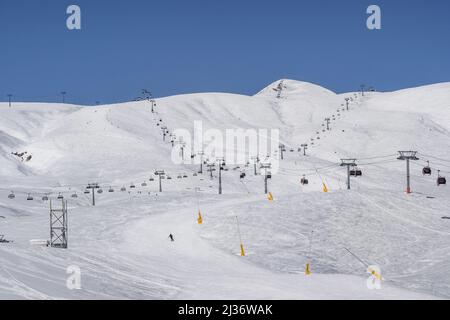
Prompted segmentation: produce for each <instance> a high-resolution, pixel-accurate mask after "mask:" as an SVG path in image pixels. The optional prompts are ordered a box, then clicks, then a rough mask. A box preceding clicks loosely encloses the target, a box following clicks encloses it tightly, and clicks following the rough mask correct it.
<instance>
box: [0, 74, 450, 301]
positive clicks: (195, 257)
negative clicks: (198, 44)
mask: <svg viewBox="0 0 450 320" xmlns="http://www.w3.org/2000/svg"><path fill="white" fill-rule="evenodd" d="M348 97H351V98H352V99H353V101H351V103H350V105H349V110H348V111H347V110H346V106H345V98H348ZM448 101H450V83H444V84H438V85H432V86H426V87H421V88H413V89H407V90H402V91H397V92H391V93H375V92H370V93H366V94H365V96H363V97H362V96H361V95H359V94H357V93H347V94H335V93H333V92H331V91H329V90H327V89H325V88H322V87H320V86H317V85H313V84H310V83H306V82H299V81H293V80H281V81H277V82H275V83H273V84H271V85H269V86H268V87H267V88H265V89H263V90H262V91H261V92H259V93H258V94H256V95H255V96H242V95H234V94H223V93H205V94H191V95H180V96H174V97H167V98H161V99H157V100H156V104H157V105H156V107H155V111H156V112H155V113H152V112H151V107H150V105H149V103H148V102H147V101H141V102H132V103H125V104H119V105H107V106H96V107H80V106H71V105H57V104H25V103H14V104H13V107H12V108H9V107H8V106H7V104H0V114H1V117H0V216H1V217H0V234H5V236H6V237H7V238H8V239H10V240H14V242H13V243H10V244H0V261H2V267H1V268H0V297H2V298H18V297H25V298H98V297H103V298H149V299H157V298H163V299H165V298H269V299H277V298H286V299H290V298H293V299H296V298H305V299H308V298H354V299H370V298H375V299H378V298H380V299H382V298H428V297H430V296H433V295H434V296H439V297H450V281H449V280H448V277H447V276H446V273H447V272H448V270H449V269H450V259H449V258H450V256H449V255H450V253H449V252H450V251H449V246H448V243H449V240H450V225H449V224H448V221H449V220H444V219H442V218H443V217H444V216H445V215H448V213H447V212H448V207H449V205H450V194H449V191H448V189H447V188H446V187H445V186H444V187H439V188H438V187H437V186H436V175H437V173H436V169H440V170H442V174H443V175H445V174H446V171H448V172H450V162H449V160H450V140H449V135H450V105H449V103H448ZM325 118H329V119H330V130H326V124H325V122H324V119H325ZM195 121H202V123H203V126H204V129H205V130H206V129H218V130H220V131H224V130H226V129H237V128H243V129H260V128H263V129H279V130H280V138H281V141H282V142H283V143H284V144H285V145H286V146H287V152H286V153H285V155H284V160H282V161H280V169H279V171H278V172H277V173H276V174H275V172H274V175H273V177H272V179H271V180H270V182H269V189H270V191H271V192H272V193H273V195H274V197H275V199H274V201H268V200H267V198H266V196H265V195H264V182H263V177H262V176H261V175H259V174H258V175H257V176H254V173H253V166H252V165H250V166H240V168H239V169H237V168H236V167H235V166H231V165H230V166H229V168H228V169H229V170H228V171H224V172H223V190H224V195H222V196H219V195H217V188H218V185H217V184H218V181H217V178H216V175H217V172H216V173H214V176H215V177H214V178H213V179H210V178H209V176H208V174H207V173H205V174H204V175H198V176H197V175H195V176H194V175H193V173H194V172H196V171H197V170H198V165H176V164H175V163H173V162H172V161H171V152H172V147H171V144H170V141H169V140H170V139H166V141H165V142H163V138H162V135H161V127H162V126H167V128H168V130H169V131H171V132H173V131H174V130H176V129H187V130H189V131H190V132H191V133H192V134H193V133H194V122H195ZM304 143H308V145H309V148H308V151H307V156H306V157H305V156H303V150H301V152H298V149H299V147H300V146H301V145H302V144H304ZM399 150H417V151H419V152H420V153H419V155H418V156H419V158H420V160H419V161H417V162H414V164H413V165H412V185H413V191H415V193H414V194H413V195H405V194H404V193H403V190H404V189H405V179H406V178H405V163H404V162H402V161H398V160H397V159H396V158H397V156H398V155H397V151H399ZM25 152H26V153H25ZM12 153H16V155H14V154H12ZM29 156H31V158H29ZM275 156H276V154H275ZM348 157H351V158H353V157H354V158H357V159H358V164H359V165H360V168H361V169H362V170H363V173H364V174H363V177H361V178H357V179H355V178H352V184H353V190H352V191H347V190H345V189H346V186H345V183H346V170H345V169H344V168H341V167H340V166H339V163H340V159H341V158H348ZM425 161H430V162H431V166H432V168H433V176H431V177H428V176H426V177H424V176H422V174H421V168H422V167H423V166H424V165H425V164H426V162H425ZM159 169H161V170H165V171H166V172H167V173H168V174H169V175H170V176H172V177H173V179H172V180H164V181H163V187H164V192H163V193H161V194H160V193H157V191H158V183H157V179H155V180H154V181H149V179H150V178H152V177H153V173H154V171H155V170H159ZM242 172H245V173H246V178H245V179H243V180H241V179H240V174H241V173H242ZM179 175H181V176H183V175H186V176H187V178H182V179H178V176H179ZM303 175H306V177H307V178H308V179H309V182H310V184H309V185H308V186H302V185H301V184H300V178H301V177H302V176H303ZM89 182H99V183H100V184H101V186H102V187H103V188H104V189H105V193H103V194H99V195H97V201H98V206H96V207H95V208H92V207H91V206H90V198H89V195H84V194H83V191H84V188H85V186H86V185H87V183H89ZM144 182H145V184H147V186H145V185H144V186H142V185H141V184H142V183H144ZM131 183H134V184H136V186H137V188H136V189H130V188H129V186H130V184H131ZM323 183H325V184H326V185H327V187H328V189H329V192H328V193H323V191H322V189H323ZM122 186H124V187H126V188H127V192H119V189H120V188H121V187H122ZM110 187H111V188H113V189H114V191H115V192H113V193H109V192H106V191H107V190H108V189H109V188H110ZM196 189H197V192H196ZM10 190H13V191H14V192H15V194H16V196H17V197H16V199H14V200H10V199H8V194H9V193H10ZM75 192H76V193H77V194H78V196H79V197H78V198H70V196H71V195H72V194H73V193H75ZM59 193H61V194H63V195H65V196H66V198H68V199H69V206H70V210H69V211H70V248H69V250H67V251H59V250H56V249H48V248H35V247H30V245H29V240H30V239H35V238H43V239H46V238H47V237H48V236H47V235H48V232H49V231H48V203H45V202H42V201H41V200H40V198H41V197H42V195H44V194H50V197H51V198H55V197H56V196H57V195H58V194H59ZM28 194H31V195H33V196H34V201H26V197H27V195H28ZM198 207H200V209H201V211H202V212H203V218H204V224H203V225H201V226H199V225H196V224H195V222H196V218H197V213H198ZM236 216H239V219H240V221H241V230H242V238H243V242H244V244H245V247H246V250H247V256H246V257H239V256H238V254H239V236H238V234H237V227H236ZM170 233H172V234H174V235H175V239H176V241H175V243H170V242H169V241H168V239H167V237H168V235H169V234H170ZM347 250H350V251H351V252H353V253H354V254H355V255H357V256H358V257H359V258H360V259H361V260H363V261H365V262H367V264H370V265H378V266H379V267H380V268H381V270H382V272H383V276H384V278H385V280H386V282H385V283H384V289H383V290H381V291H371V290H368V289H367V287H366V278H367V277H368V274H367V273H366V272H367V266H364V264H363V263H361V261H358V260H357V259H355V257H354V256H352V255H351V254H349V253H348V251H347ZM307 262H311V268H312V272H313V276H312V277H305V276H304V275H303V273H304V268H305V264H306V263H307ZM73 264H75V265H79V266H80V267H81V269H82V272H83V290H80V291H75V292H74V291H69V290H68V289H67V288H66V287H65V279H66V277H67V275H66V273H65V269H66V268H67V267H68V266H69V265H73ZM211 283H214V288H213V289H214V290H212V289H211ZM394 287H402V288H405V289H409V290H414V291H418V292H421V293H414V292H411V291H405V290H403V289H397V288H394ZM427 294H428V295H430V296H428V295H427Z"/></svg>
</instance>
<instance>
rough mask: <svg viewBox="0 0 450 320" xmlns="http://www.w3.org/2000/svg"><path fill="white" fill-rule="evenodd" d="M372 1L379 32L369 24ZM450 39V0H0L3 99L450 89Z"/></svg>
mask: <svg viewBox="0 0 450 320" xmlns="http://www.w3.org/2000/svg"><path fill="white" fill-rule="evenodd" d="M70 4H77V5H79V6H80V7H81V10H82V30H81V31H69V30H68V29H67V28H66V18H67V15H66V8H67V7H68V6H69V5H70ZM370 4H377V5H379V6H380V7H381V9H382V30H379V31H370V30H368V29H367V28H366V19H367V17H368V15H367V14H366V9H367V7H368V6H369V5H370ZM449 36H450V1H448V0H429V1H425V0H388V1H365V0H341V1H338V0H307V1H306V0H305V1H303V0H272V1H266V0H227V1H216V0H189V1H188V0H164V1H163V0H160V1H153V0H145V1H144V0H127V1H124V0H114V1H110V0H72V1H65V0H39V1H35V0H1V1H0V38H1V50H0V70H1V73H0V100H6V99H7V98H6V94H8V93H12V94H14V99H16V100H21V101H48V102H52V101H58V99H60V95H59V92H61V91H67V92H68V94H67V100H68V101H69V102H73V103H80V104H94V103H95V102H96V101H100V102H101V103H111V102H119V101H129V100H131V99H133V98H135V97H136V96H138V95H139V92H140V90H141V89H142V88H148V89H149V90H151V91H152V92H153V93H154V95H155V96H167V95H173V94H179V93H190V92H209V91H214V92H234V93H242V94H254V93H256V92H257V91H259V90H260V89H262V88H263V87H265V86H266V85H268V84H269V83H271V82H273V81H275V80H278V79H280V78H291V79H297V80H304V81H310V82H314V83H318V84H320V85H322V86H324V87H327V88H329V89H331V90H333V91H336V92H344V91H351V90H355V89H356V88H357V87H358V86H359V85H360V84H361V83H364V84H368V85H373V86H375V87H376V88H378V89H379V90H383V91H387V90H395V89H401V88H406V87H412V86H417V85H422V84H429V83H436V82H444V81H450V41H449Z"/></svg>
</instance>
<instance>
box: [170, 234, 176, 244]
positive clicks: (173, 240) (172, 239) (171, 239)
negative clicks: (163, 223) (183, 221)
mask: <svg viewBox="0 0 450 320" xmlns="http://www.w3.org/2000/svg"><path fill="white" fill-rule="evenodd" d="M169 238H170V241H172V242H175V239H174V238H173V235H172V234H169Z"/></svg>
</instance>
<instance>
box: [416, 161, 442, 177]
mask: <svg viewBox="0 0 450 320" xmlns="http://www.w3.org/2000/svg"><path fill="white" fill-rule="evenodd" d="M411 163H412V164H413V165H415V166H417V167H422V165H420V164H417V163H414V162H411ZM430 169H431V170H434V171H440V172H443V173H448V174H450V171H445V170H441V169H438V168H435V167H430Z"/></svg>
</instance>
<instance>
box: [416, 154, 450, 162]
mask: <svg viewBox="0 0 450 320" xmlns="http://www.w3.org/2000/svg"><path fill="white" fill-rule="evenodd" d="M417 154H418V155H422V156H425V157H427V158H432V159H436V160H439V161H443V162H447V163H450V160H448V159H443V158H438V157H435V156H432V155H428V154H425V153H421V152H418V153H417Z"/></svg>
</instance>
